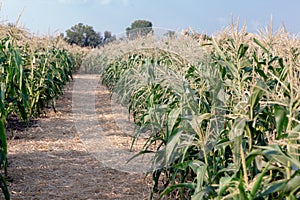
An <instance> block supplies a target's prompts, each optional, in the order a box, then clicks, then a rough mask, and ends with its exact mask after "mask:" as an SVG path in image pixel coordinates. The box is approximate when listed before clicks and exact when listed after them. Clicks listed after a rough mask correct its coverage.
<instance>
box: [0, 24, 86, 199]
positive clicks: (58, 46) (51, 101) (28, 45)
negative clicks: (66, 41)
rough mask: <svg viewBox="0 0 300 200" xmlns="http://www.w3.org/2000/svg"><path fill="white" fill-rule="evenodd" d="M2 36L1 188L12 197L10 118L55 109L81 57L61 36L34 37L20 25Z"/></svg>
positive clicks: (24, 116) (0, 92)
mask: <svg viewBox="0 0 300 200" xmlns="http://www.w3.org/2000/svg"><path fill="white" fill-rule="evenodd" d="M0 35H1V36H0V72H1V73H0V94H1V96H0V110H1V115H0V117H1V118H0V169H1V173H0V187H1V189H2V191H3V194H4V196H5V198H6V199H9V198H10V194H9V190H8V188H7V183H6V180H5V177H6V176H7V175H8V174H7V141H6V131H5V125H6V122H7V119H8V118H9V116H10V115H11V114H17V115H18V116H19V117H20V118H21V119H23V120H24V121H25V122H28V119H29V118H30V117H38V116H39V115H40V114H41V113H43V112H44V108H45V107H47V106H49V105H51V106H52V107H53V108H55V98H57V97H58V96H59V95H61V94H62V93H63V88H64V85H65V84H66V83H67V82H68V81H70V80H71V79H72V73H73V72H75V70H76V69H77V68H78V67H79V66H80V65H81V57H80V56H79V54H78V55H77V54H76V53H74V52H73V53H71V51H69V50H67V49H66V48H63V47H62V46H63V45H62V43H61V42H60V41H59V39H55V38H52V39H49V38H36V37H32V36H30V35H29V34H28V33H27V32H25V31H23V30H21V29H19V28H16V27H9V26H8V27H7V26H4V25H3V26H1V34H0Z"/></svg>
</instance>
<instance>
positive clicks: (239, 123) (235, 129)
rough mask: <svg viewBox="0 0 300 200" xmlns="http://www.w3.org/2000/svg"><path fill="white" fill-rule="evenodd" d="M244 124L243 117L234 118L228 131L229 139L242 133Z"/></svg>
mask: <svg viewBox="0 0 300 200" xmlns="http://www.w3.org/2000/svg"><path fill="white" fill-rule="evenodd" d="M245 126H246V119H245V118H240V117H239V118H236V119H235V120H234V123H233V125H232V128H231V130H230V131H229V140H231V141H232V140H234V139H235V138H237V137H239V136H241V135H243V132H244V129H245Z"/></svg>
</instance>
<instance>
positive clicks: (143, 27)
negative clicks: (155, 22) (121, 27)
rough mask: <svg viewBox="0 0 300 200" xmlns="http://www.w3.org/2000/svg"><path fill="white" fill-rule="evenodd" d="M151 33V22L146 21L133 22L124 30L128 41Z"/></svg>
mask: <svg viewBox="0 0 300 200" xmlns="http://www.w3.org/2000/svg"><path fill="white" fill-rule="evenodd" d="M151 32H152V22H150V21H147V20H135V21H134V22H132V23H131V26H130V27H127V28H126V35H127V37H128V38H129V39H135V38H137V37H142V36H146V35H148V34H149V33H151Z"/></svg>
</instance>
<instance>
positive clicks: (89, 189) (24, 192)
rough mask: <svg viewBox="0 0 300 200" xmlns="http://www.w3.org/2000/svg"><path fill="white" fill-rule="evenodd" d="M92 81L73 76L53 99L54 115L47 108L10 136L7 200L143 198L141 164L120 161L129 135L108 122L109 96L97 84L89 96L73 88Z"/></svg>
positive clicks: (146, 189)
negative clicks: (44, 112) (37, 117)
mask: <svg viewBox="0 0 300 200" xmlns="http://www.w3.org/2000/svg"><path fill="white" fill-rule="evenodd" d="M97 78H99V77H97V76H95V75H89V76H86V75H78V76H77V77H76V78H75V79H74V80H75V83H74V81H73V82H72V83H70V84H69V85H67V86H66V89H65V93H64V95H63V96H62V97H60V99H59V100H58V101H57V105H56V107H57V113H54V112H53V111H51V110H49V112H48V113H47V116H46V117H44V118H41V119H39V120H38V121H37V124H35V125H33V127H30V128H27V129H26V130H24V131H13V132H12V135H13V137H14V138H15V139H11V140H9V141H8V148H9V150H8V151H9V152H8V154H9V158H8V159H9V167H8V170H9V176H10V181H9V188H10V192H11V199H39V200H40V199H66V200H67V199H68V200H69V199H122V200H124V199H125V200H127V199H128V200H134V199H137V200H140V199H147V197H148V195H149V190H150V187H149V184H148V183H149V180H148V178H146V179H145V177H144V174H143V173H141V169H143V166H144V164H143V162H134V163H135V164H134V163H133V164H132V165H131V166H130V165H128V164H125V163H124V160H126V159H127V158H128V156H131V155H132V152H130V151H129V145H128V144H130V142H129V141H130V140H128V138H130V137H129V136H128V135H126V134H124V131H118V130H117V129H116V128H115V127H119V126H118V125H117V126H116V124H119V122H117V123H116V122H113V119H114V118H115V117H112V116H114V114H113V113H112V112H111V108H110V107H109V106H106V105H107V104H109V103H108V102H110V99H109V93H108V92H107V90H105V88H103V87H102V86H99V85H98V84H96V87H95V88H94V89H96V92H95V93H91V91H93V89H90V90H89V89H86V90H80V89H79V88H77V89H76V88H75V87H77V86H76V84H77V83H78V81H79V82H80V81H83V82H82V83H85V82H88V81H91V82H90V83H91V85H95V80H96V79H97ZM76 81H77V82H76ZM73 86H74V87H73ZM73 88H75V90H73ZM76 92H77V94H76ZM72 93H73V101H72ZM79 93H81V95H80V96H81V97H82V98H83V99H82V100H87V99H88V100H90V101H94V102H96V104H94V105H92V104H90V102H86V105H85V106H84V105H83V104H80V102H81V103H82V101H81V100H80V101H74V98H79V97H80V96H78V95H79ZM76 95H77V96H76ZM93 97H94V100H93V99H92V98H93ZM95 99H96V101H95ZM77 100H79V99H77ZM74 102H75V103H74ZM76 102H77V104H76ZM78 103H79V104H78ZM72 105H73V106H72ZM101 105H102V106H101ZM89 106H90V107H89ZM93 106H94V107H93ZM72 107H73V109H72ZM89 110H90V113H89V112H88V111H89ZM113 110H114V109H113ZM87 115H89V116H87ZM121 129H123V128H121ZM97 134H98V136H99V134H100V136H99V137H98V136H97ZM99 142H100V143H99ZM110 151H111V154H110ZM118 155H120V157H119V158H120V159H118ZM116 161H119V162H116ZM135 171H137V172H138V173H133V172H135ZM0 198H1V197H0Z"/></svg>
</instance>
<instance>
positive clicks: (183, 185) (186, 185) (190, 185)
mask: <svg viewBox="0 0 300 200" xmlns="http://www.w3.org/2000/svg"><path fill="white" fill-rule="evenodd" d="M195 187H196V184H195V183H179V184H175V185H171V186H169V187H167V188H166V189H165V190H164V191H163V192H162V193H161V194H160V197H159V199H161V198H162V197H163V196H165V195H167V194H170V193H171V192H172V191H174V190H175V189H177V188H187V189H194V188H195Z"/></svg>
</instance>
